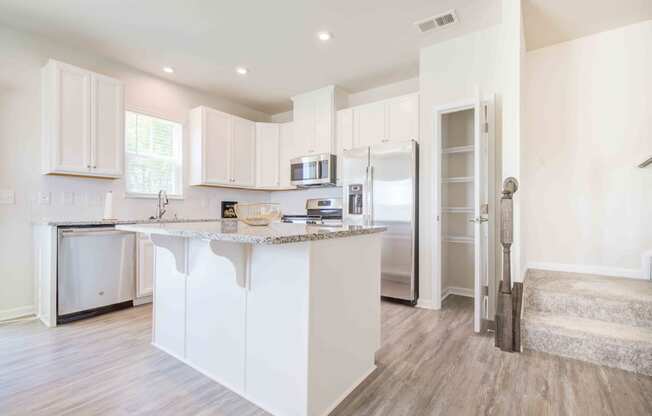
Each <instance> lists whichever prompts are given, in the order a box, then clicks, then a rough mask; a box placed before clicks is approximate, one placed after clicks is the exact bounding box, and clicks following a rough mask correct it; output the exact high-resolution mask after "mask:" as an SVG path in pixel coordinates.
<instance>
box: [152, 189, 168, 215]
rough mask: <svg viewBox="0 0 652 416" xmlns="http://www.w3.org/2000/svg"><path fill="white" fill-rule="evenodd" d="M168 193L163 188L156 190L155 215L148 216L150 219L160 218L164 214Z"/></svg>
mask: <svg viewBox="0 0 652 416" xmlns="http://www.w3.org/2000/svg"><path fill="white" fill-rule="evenodd" d="M169 203H170V202H169V201H168V194H167V192H165V191H164V190H163V189H161V190H160V191H158V201H157V203H156V216H155V217H154V216H151V217H149V219H150V220H160V219H161V218H163V215H165V211H166V210H165V207H167V206H168V204H169Z"/></svg>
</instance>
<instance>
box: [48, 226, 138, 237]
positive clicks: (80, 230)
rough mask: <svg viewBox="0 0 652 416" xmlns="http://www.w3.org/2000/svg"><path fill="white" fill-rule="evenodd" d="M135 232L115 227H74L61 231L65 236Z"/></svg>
mask: <svg viewBox="0 0 652 416" xmlns="http://www.w3.org/2000/svg"><path fill="white" fill-rule="evenodd" d="M125 234H133V233H132V232H131V231H122V230H116V229H115V228H74V229H66V230H62V231H61V235H62V236H64V237H71V236H75V237H100V236H107V235H125Z"/></svg>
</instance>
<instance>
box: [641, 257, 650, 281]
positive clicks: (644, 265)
mask: <svg viewBox="0 0 652 416" xmlns="http://www.w3.org/2000/svg"><path fill="white" fill-rule="evenodd" d="M641 270H642V276H641V279H646V280H652V250H649V251H646V252H645V253H643V255H642V256H641Z"/></svg>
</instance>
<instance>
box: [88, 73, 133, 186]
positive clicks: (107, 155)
mask: <svg viewBox="0 0 652 416" xmlns="http://www.w3.org/2000/svg"><path fill="white" fill-rule="evenodd" d="M91 101H92V102H94V103H95V105H93V106H92V107H91V111H92V113H91V129H92V130H91V131H92V134H91V148H92V151H91V165H92V168H93V172H94V173H96V174H102V175H107V176H115V177H118V176H120V175H121V174H122V155H123V146H124V140H123V138H124V131H125V128H124V113H125V112H124V98H123V88H122V83H121V82H119V81H116V80H114V79H112V78H109V77H105V76H102V75H94V76H93V77H92V82H91Z"/></svg>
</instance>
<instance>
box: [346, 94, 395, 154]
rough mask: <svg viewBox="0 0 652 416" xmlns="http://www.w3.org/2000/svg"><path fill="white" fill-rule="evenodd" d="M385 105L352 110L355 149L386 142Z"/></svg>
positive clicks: (376, 104)
mask: <svg viewBox="0 0 652 416" xmlns="http://www.w3.org/2000/svg"><path fill="white" fill-rule="evenodd" d="M385 124H386V123H385V103H384V102H382V101H381V102H379V103H372V104H366V105H362V106H360V107H355V108H354V109H353V131H354V137H355V139H354V141H355V147H362V146H372V145H374V144H378V143H382V142H383V141H385V140H387V139H386V137H385V136H386V135H385Z"/></svg>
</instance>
